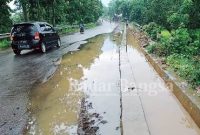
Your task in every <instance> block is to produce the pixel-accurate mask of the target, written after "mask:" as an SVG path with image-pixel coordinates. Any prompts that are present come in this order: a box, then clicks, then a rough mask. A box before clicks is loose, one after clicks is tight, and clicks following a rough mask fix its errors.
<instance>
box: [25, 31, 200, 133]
mask: <svg viewBox="0 0 200 135" xmlns="http://www.w3.org/2000/svg"><path fill="white" fill-rule="evenodd" d="M118 32H119V33H117V34H114V35H113V34H111V35H101V36H97V37H95V38H92V39H90V40H88V43H87V44H85V45H82V46H81V48H79V49H80V50H76V51H74V52H70V53H68V54H66V55H64V57H63V59H62V62H61V64H60V66H59V68H58V69H57V71H56V73H55V74H54V76H53V77H52V78H51V79H50V80H48V81H47V82H46V83H44V84H41V85H38V86H37V87H35V88H34V89H32V90H31V94H30V100H31V104H30V109H29V110H30V116H31V117H30V120H29V124H28V126H27V133H26V134H28V135H38V134H41V135H53V134H58V135H63V134H65V135H66V134H69V135H76V134H81V135H82V134H89V135H93V134H101V135H119V134H121V132H122V131H121V127H120V126H121V125H120V122H121V119H120V116H121V107H120V104H121V103H120V99H121V92H120V88H121V83H120V79H121V78H120V72H119V60H120V58H119V57H120V55H119V52H120V51H119V46H120V45H121V34H120V29H119V30H118ZM127 41H128V42H127V43H128V52H127V53H126V52H124V47H121V55H122V56H121V57H122V58H121V66H124V67H123V68H122V70H124V71H122V74H123V73H124V76H122V77H125V78H128V79H129V81H130V82H132V81H135V80H136V81H137V82H140V83H147V84H151V83H152V82H158V83H159V86H160V85H161V87H162V88H161V90H162V91H161V92H162V93H158V95H157V96H152V95H151V96H149V95H148V93H144V92H147V91H148V89H145V88H144V89H145V91H141V92H142V93H141V94H142V95H141V97H140V98H141V100H142V103H143V110H142V111H140V110H139V108H141V106H140V105H141V103H140V101H139V100H137V99H135V100H132V99H133V98H138V97H137V96H134V97H131V98H129V99H130V100H129V99H128V98H127V97H126V96H125V97H124V98H126V99H125V100H124V102H123V103H125V104H126V106H124V108H123V111H124V112H125V111H127V112H128V111H129V113H128V115H129V116H130V118H127V119H126V120H125V121H123V128H124V129H123V130H124V133H127V134H131V135H132V134H133V133H135V134H137V133H140V131H138V130H139V129H142V128H141V125H144V124H147V126H149V127H148V128H149V130H150V133H152V135H165V134H166V135H168V134H170V135H172V134H173V135H178V134H186V135H187V133H189V134H188V135H198V134H199V133H200V132H199V129H198V128H197V126H196V125H195V123H194V122H193V120H192V119H191V118H190V116H189V115H188V114H187V112H186V111H185V110H184V109H183V108H182V106H181V105H180V104H179V103H178V101H177V100H176V98H175V97H174V96H173V94H172V93H171V92H170V91H168V88H167V86H166V85H165V84H164V82H163V81H162V80H161V79H160V78H159V76H158V75H157V73H155V71H154V70H153V68H152V67H151V66H150V64H149V63H148V62H147V61H146V60H145V57H144V56H143V55H142V54H141V53H140V51H139V49H138V48H137V46H135V45H136V44H138V43H137V41H136V39H133V38H132V37H130V36H128V37H127ZM123 54H124V55H123ZM127 61H129V62H128V63H127ZM133 65H134V66H133ZM135 65H137V66H135ZM126 66H127V67H128V68H126ZM131 66H132V68H133V69H130V70H132V71H130V72H129V68H130V67H131ZM131 72H134V75H135V79H134V80H132V79H133V78H132V73H131ZM144 73H145V75H143V76H142V75H141V74H144ZM129 77H130V78H129ZM124 87H126V88H127V86H124ZM139 87H140V86H139V85H138V87H137V88H139ZM135 88H136V86H133V87H132V88H131V87H130V88H128V89H127V90H128V91H134V90H135ZM141 88H142V87H141ZM156 90H158V92H160V89H159V88H156ZM163 91H164V92H163ZM154 92H155V91H154ZM124 94H126V93H124ZM139 94H140V93H139ZM152 94H154V93H152ZM122 100H123V99H122ZM132 101H136V102H135V103H131V102H132ZM135 106H136V107H135ZM137 107H138V108H137ZM126 109H127V110H126ZM134 109H135V112H132V110H134ZM127 112H125V114H126V113H127ZM140 113H145V115H146V121H144V123H140V121H139V118H140V117H139V115H140ZM129 116H128V117H129ZM140 116H141V115H140ZM141 117H144V116H143V114H142V116H141ZM134 118H135V119H134ZM130 119H134V122H135V125H129V120H130ZM138 121H139V122H138ZM137 122H138V123H139V124H137ZM145 122H146V123H145ZM126 124H127V128H128V129H127V128H126V127H125V126H126ZM136 124H137V125H136ZM140 124H141V125H140ZM134 126H136V128H135V127H134ZM129 127H130V128H129ZM146 133H147V134H148V132H146ZM146 133H144V134H146ZM174 133H175V134H174ZM176 133H177V134H176ZM137 135H139V134H137Z"/></svg>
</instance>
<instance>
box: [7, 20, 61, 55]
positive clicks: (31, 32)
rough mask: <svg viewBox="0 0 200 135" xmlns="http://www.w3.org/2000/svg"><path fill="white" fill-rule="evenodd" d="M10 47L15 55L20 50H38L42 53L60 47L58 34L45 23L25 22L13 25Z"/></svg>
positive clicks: (18, 53)
mask: <svg viewBox="0 0 200 135" xmlns="http://www.w3.org/2000/svg"><path fill="white" fill-rule="evenodd" d="M10 36H11V41H12V43H11V46H12V49H13V52H14V53H15V54H16V55H20V53H21V51H22V50H27V49H40V50H41V51H42V52H43V53H45V52H46V50H47V49H48V48H50V47H52V46H57V47H60V46H61V41H60V37H59V35H58V33H57V32H56V31H55V30H54V28H53V27H52V26H51V25H50V24H48V23H46V22H30V23H29V22H25V23H20V24H15V25H13V28H12V30H11V34H10Z"/></svg>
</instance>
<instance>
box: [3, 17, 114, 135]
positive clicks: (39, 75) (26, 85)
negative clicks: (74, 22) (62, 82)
mask: <svg viewBox="0 0 200 135" xmlns="http://www.w3.org/2000/svg"><path fill="white" fill-rule="evenodd" d="M115 27H116V24H110V23H107V22H105V21H104V23H103V24H102V25H101V26H98V27H96V28H93V29H90V30H86V31H85V34H83V35H82V34H79V33H75V34H73V35H68V36H63V37H62V38H61V41H62V47H61V48H60V49H57V48H53V49H51V50H49V51H48V52H47V53H46V54H41V53H40V52H37V51H25V52H22V53H23V55H21V56H15V55H14V54H13V52H12V50H10V49H8V50H5V51H0V64H1V66H0V134H6V135H7V134H12V135H13V134H22V132H23V131H24V127H26V124H27V120H28V115H29V111H28V109H27V107H28V106H29V104H30V103H29V99H30V98H29V94H30V91H31V89H32V88H33V87H34V86H35V85H38V84H40V83H42V82H45V81H46V80H48V79H49V78H50V77H51V76H52V74H53V73H54V72H55V71H56V68H57V67H58V65H59V64H60V60H61V59H60V58H61V57H62V56H63V55H64V54H66V53H68V52H70V51H75V50H77V49H78V47H79V46H80V44H82V43H85V41H84V40H86V39H88V38H91V37H94V36H96V35H99V34H103V33H110V32H112V31H113V29H114V28H115Z"/></svg>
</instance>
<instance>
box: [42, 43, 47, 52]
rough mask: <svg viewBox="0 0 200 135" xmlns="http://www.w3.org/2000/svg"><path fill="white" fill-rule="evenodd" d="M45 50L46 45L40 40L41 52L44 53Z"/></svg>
mask: <svg viewBox="0 0 200 135" xmlns="http://www.w3.org/2000/svg"><path fill="white" fill-rule="evenodd" d="M46 51H47V48H46V45H45V44H44V43H43V42H42V43H41V52H42V53H45V52H46Z"/></svg>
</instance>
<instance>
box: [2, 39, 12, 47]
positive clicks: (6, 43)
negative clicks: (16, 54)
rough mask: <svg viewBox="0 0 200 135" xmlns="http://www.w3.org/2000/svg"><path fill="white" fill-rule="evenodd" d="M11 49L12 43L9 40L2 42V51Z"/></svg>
mask: <svg viewBox="0 0 200 135" xmlns="http://www.w3.org/2000/svg"><path fill="white" fill-rule="evenodd" d="M8 47H10V41H8V40H7V39H3V40H0V49H6V48H8Z"/></svg>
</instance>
